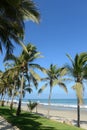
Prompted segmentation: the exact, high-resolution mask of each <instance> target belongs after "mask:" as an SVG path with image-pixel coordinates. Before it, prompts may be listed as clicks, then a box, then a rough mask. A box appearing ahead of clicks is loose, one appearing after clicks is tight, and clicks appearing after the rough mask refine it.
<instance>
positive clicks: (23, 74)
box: [8, 44, 45, 115]
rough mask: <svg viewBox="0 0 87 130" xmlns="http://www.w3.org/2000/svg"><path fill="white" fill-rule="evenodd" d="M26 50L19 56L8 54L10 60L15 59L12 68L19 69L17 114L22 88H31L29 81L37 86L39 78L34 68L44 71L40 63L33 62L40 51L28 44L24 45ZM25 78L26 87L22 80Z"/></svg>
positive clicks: (19, 107)
mask: <svg viewBox="0 0 87 130" xmlns="http://www.w3.org/2000/svg"><path fill="white" fill-rule="evenodd" d="M26 48H27V52H28V53H26V51H25V50H23V51H22V53H21V55H20V56H19V57H15V56H13V55H9V57H8V58H9V59H10V60H14V61H15V66H14V68H16V69H18V71H19V79H20V82H21V85H20V96H19V104H18V109H17V115H19V114H20V112H21V100H22V98H23V90H29V91H30V88H31V86H32V85H31V82H32V83H33V84H34V86H36V87H37V85H38V81H39V80H40V76H39V75H38V74H37V73H36V72H35V71H34V70H35V68H37V69H39V70H41V71H44V70H45V69H44V68H42V67H41V66H40V65H38V64H35V63H33V62H34V60H35V59H37V58H40V57H41V56H40V52H38V51H37V48H36V47H35V46H34V45H32V44H28V45H27V46H26ZM26 79H27V81H28V85H27V86H28V88H29V89H28V88H26V89H24V88H25V84H24V81H25V80H26Z"/></svg>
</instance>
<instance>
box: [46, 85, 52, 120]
mask: <svg viewBox="0 0 87 130" xmlns="http://www.w3.org/2000/svg"><path fill="white" fill-rule="evenodd" d="M51 95H52V87H50V94H49V99H48V115H47V116H48V117H49V116H50V105H51Z"/></svg>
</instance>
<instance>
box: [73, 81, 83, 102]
mask: <svg viewBox="0 0 87 130" xmlns="http://www.w3.org/2000/svg"><path fill="white" fill-rule="evenodd" d="M72 88H73V89H74V90H75V91H76V95H77V97H78V98H79V100H80V104H82V103H83V85H82V84H81V83H79V82H78V83H76V84H75V85H74V86H72Z"/></svg>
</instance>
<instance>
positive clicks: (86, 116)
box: [22, 104, 87, 130]
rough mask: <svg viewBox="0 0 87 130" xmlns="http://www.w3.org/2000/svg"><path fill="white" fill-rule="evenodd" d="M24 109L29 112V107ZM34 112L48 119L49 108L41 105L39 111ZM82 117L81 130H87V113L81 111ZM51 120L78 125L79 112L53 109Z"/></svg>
mask: <svg viewBox="0 0 87 130" xmlns="http://www.w3.org/2000/svg"><path fill="white" fill-rule="evenodd" d="M22 109H23V110H26V111H29V109H28V107H27V105H25V106H22ZM33 112H37V113H38V114H40V115H42V116H45V117H47V113H48V110H47V106H45V105H42V104H39V105H38V106H37V109H34V110H33ZM80 116H81V117H80V119H81V121H80V124H81V128H84V129H85V130H87V111H86V110H85V111H84V110H81V115H80ZM49 118H50V119H52V120H55V121H59V122H62V123H66V124H69V125H76V124H77V111H76V109H71V110H64V109H62V110H60V109H59V110H54V109H51V110H50V117H49Z"/></svg>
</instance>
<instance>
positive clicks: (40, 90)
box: [38, 83, 48, 94]
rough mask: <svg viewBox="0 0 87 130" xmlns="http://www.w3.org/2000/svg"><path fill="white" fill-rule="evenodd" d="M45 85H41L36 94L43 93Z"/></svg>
mask: <svg viewBox="0 0 87 130" xmlns="http://www.w3.org/2000/svg"><path fill="white" fill-rule="evenodd" d="M47 85H48V84H47V83H46V84H45V85H43V86H42V87H41V88H40V89H39V90H38V94H40V93H42V92H43V91H44V89H46V87H47Z"/></svg>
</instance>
